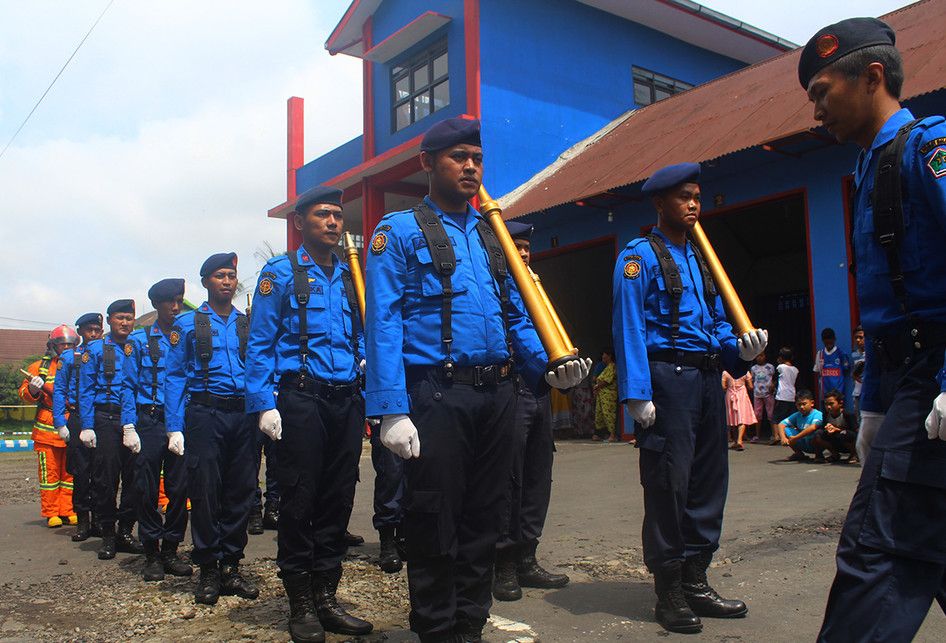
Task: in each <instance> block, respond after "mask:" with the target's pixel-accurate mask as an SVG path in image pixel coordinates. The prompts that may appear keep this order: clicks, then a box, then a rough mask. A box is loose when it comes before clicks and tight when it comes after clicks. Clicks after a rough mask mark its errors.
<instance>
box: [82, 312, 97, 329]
mask: <svg viewBox="0 0 946 643" xmlns="http://www.w3.org/2000/svg"><path fill="white" fill-rule="evenodd" d="M86 324H98V325H99V326H101V325H102V313H86V314H84V315H82V316H81V317H79V319H77V320H76V328H79V327H80V326H85V325H86Z"/></svg>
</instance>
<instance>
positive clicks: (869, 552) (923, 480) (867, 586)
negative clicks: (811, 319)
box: [818, 346, 946, 643]
mask: <svg viewBox="0 0 946 643" xmlns="http://www.w3.org/2000/svg"><path fill="white" fill-rule="evenodd" d="M876 355H877V358H878V359H879V360H881V361H883V362H884V368H883V369H882V375H881V378H880V392H881V399H882V402H883V406H884V408H886V409H887V411H886V417H885V419H884V422H883V424H882V425H881V427H880V430H879V431H878V432H877V435H876V436H875V437H874V441H873V443H872V445H871V451H870V455H869V456H868V458H867V462H865V463H864V468H863V471H862V472H861V479H860V482H859V483H858V486H857V490H856V491H855V492H854V498H853V500H852V501H851V506H850V509H849V510H848V515H847V519H846V520H845V522H844V527H843V529H842V531H841V539H840V542H839V543H838V550H837V557H836V560H837V573H836V575H835V577H834V583H833V584H832V586H831V592H830V594H829V596H828V605H827V609H826V611H825V617H824V623H823V624H822V626H821V634H820V635H819V637H818V640H819V641H822V642H829V641H885V642H891V643H896V642H898V641H910V640H912V639H913V637H914V636H915V634H916V632H917V630H918V629H919V628H920V625H922V623H923V619H924V618H926V615H927V613H928V612H929V609H930V605H931V604H932V602H933V599H934V598H936V599H937V600H939V601H940V605H941V606H942V607H943V608H944V610H946V603H944V596H946V595H944V587H946V585H944V582H946V442H944V441H942V440H929V439H928V438H927V434H926V429H925V428H924V426H923V424H924V421H925V419H926V416H927V414H928V413H929V412H930V409H931V408H932V405H933V399H934V398H935V397H936V396H937V395H938V394H939V392H940V391H939V388H940V387H939V385H938V384H937V382H936V381H935V377H936V374H937V373H938V372H939V370H940V369H941V368H942V367H943V346H938V347H935V348H928V349H925V350H923V351H918V352H917V353H915V354H914V355H912V356H910V359H909V363H903V361H897V362H896V363H894V360H888V359H887V358H886V357H885V354H884V351H882V350H879V351H876Z"/></svg>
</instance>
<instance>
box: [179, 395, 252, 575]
mask: <svg viewBox="0 0 946 643" xmlns="http://www.w3.org/2000/svg"><path fill="white" fill-rule="evenodd" d="M256 424H257V415H256V414H250V415H247V414H245V413H244V412H243V411H225V410H221V409H216V408H212V407H209V406H205V405H203V404H198V403H195V402H191V403H190V404H188V405H187V408H186V409H185V411H184V427H185V428H184V462H185V464H186V465H187V493H188V496H190V500H191V539H192V540H193V541H194V551H193V553H192V554H191V559H192V560H193V561H194V563H196V564H198V565H203V564H206V563H212V562H214V561H217V560H219V561H222V562H223V563H225V564H236V563H238V562H239V561H240V560H241V559H242V558H243V549H244V548H245V547H246V540H247V535H246V523H247V520H248V519H249V515H250V508H251V506H252V505H253V490H254V489H255V488H256V481H255V480H254V475H253V474H254V472H255V471H256V469H255V468H254V467H255V462H254V459H253V450H254V448H255V446H256V432H257V431H258V429H257V428H256Z"/></svg>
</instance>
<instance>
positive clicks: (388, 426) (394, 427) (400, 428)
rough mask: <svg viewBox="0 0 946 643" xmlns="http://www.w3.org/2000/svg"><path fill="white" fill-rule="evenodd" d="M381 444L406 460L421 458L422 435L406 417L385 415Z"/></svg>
mask: <svg viewBox="0 0 946 643" xmlns="http://www.w3.org/2000/svg"><path fill="white" fill-rule="evenodd" d="M381 444H383V445H384V446H386V447H387V448H388V449H389V450H391V451H392V452H394V453H396V454H397V455H399V456H401V457H402V458H404V459H405V460H410V459H411V458H419V457H420V435H418V434H417V427H415V426H414V423H413V422H411V418H409V417H408V416H406V415H403V414H401V415H385V416H384V417H382V418H381Z"/></svg>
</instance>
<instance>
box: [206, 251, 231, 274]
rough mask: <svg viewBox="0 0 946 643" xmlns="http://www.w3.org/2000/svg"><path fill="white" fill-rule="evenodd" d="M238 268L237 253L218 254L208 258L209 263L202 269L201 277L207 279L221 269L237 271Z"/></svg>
mask: <svg viewBox="0 0 946 643" xmlns="http://www.w3.org/2000/svg"><path fill="white" fill-rule="evenodd" d="M236 267H237V255H236V253H235V252H218V253H217V254H215V255H210V256H209V257H207V261H205V262H204V265H202V266H201V267H200V276H201V277H206V276H207V275H210V274H213V273H214V272H216V271H218V270H220V269H221V268H233V269H234V270H236Z"/></svg>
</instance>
